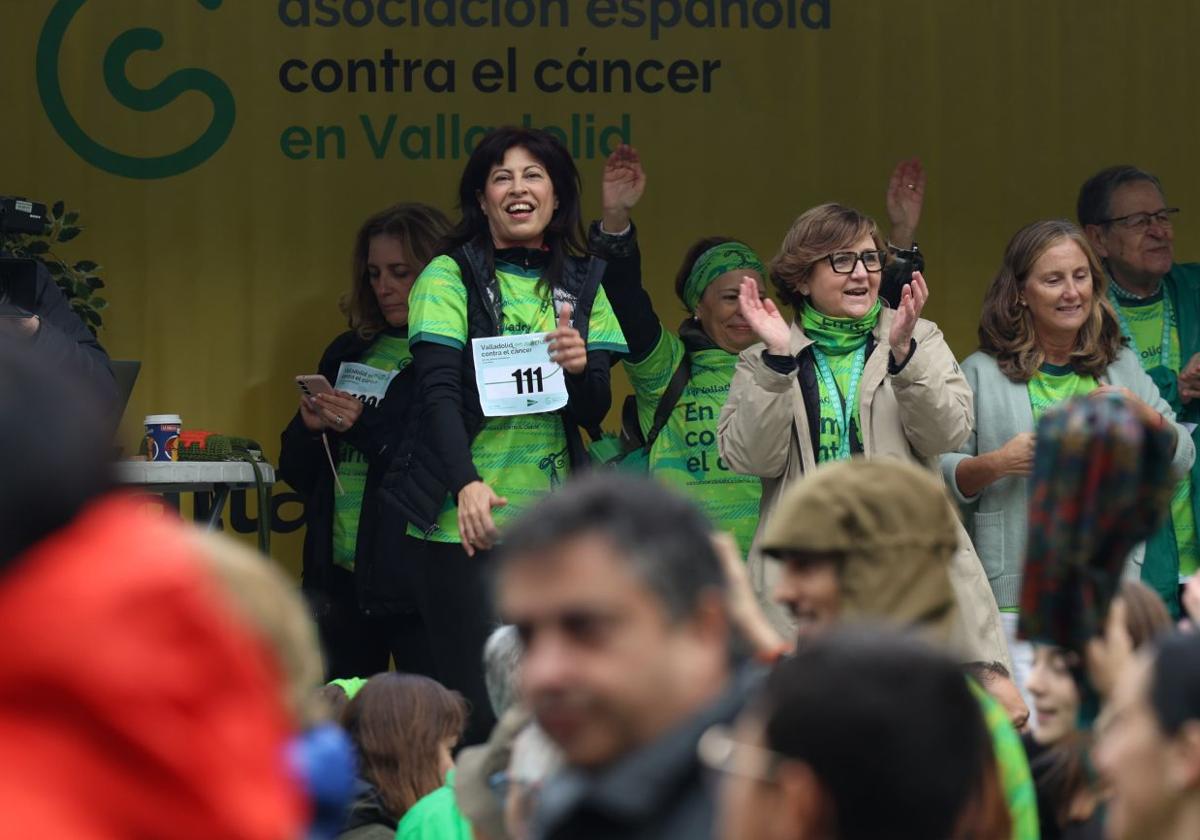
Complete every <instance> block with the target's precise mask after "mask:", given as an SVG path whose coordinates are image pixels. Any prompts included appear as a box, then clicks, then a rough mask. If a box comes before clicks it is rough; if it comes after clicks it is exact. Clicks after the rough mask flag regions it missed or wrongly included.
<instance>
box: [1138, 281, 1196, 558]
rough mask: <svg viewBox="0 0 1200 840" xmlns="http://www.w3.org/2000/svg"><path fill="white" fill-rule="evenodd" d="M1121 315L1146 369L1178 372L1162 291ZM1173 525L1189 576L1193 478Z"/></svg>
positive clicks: (1178, 490)
mask: <svg viewBox="0 0 1200 840" xmlns="http://www.w3.org/2000/svg"><path fill="white" fill-rule="evenodd" d="M1120 308H1121V314H1122V315H1124V316H1125V323H1126V324H1128V325H1129V332H1130V335H1131V337H1132V338H1133V343H1134V344H1135V345H1136V349H1137V353H1138V359H1139V360H1140V361H1141V363H1142V370H1145V371H1151V370H1153V369H1154V368H1156V367H1160V366H1165V367H1166V368H1168V369H1169V370H1171V371H1172V372H1173V373H1174V374H1176V375H1178V373H1179V370H1180V368H1181V367H1182V365H1183V362H1182V354H1181V352H1180V349H1179V328H1178V326H1177V325H1176V324H1174V323H1173V324H1171V342H1170V343H1171V346H1170V349H1169V350H1168V352H1169V354H1170V356H1169V358H1167V359H1165V360H1164V359H1163V358H1162V331H1163V296H1162V293H1161V292H1160V293H1159V294H1157V295H1154V296H1153V297H1150V298H1146V299H1145V300H1136V301H1131V300H1121V301H1120ZM1171 525H1172V528H1173V529H1174V531H1175V545H1176V548H1177V551H1178V553H1179V574H1180V575H1181V576H1183V577H1188V576H1190V575H1192V574H1194V573H1195V571H1196V568H1197V566H1200V548H1198V547H1197V545H1196V516H1195V513H1194V512H1193V511H1192V479H1191V477H1190V476H1187V477H1185V478H1184V479H1183V480H1182V481H1180V482H1179V484H1178V485H1176V487H1175V495H1174V496H1172V497H1171Z"/></svg>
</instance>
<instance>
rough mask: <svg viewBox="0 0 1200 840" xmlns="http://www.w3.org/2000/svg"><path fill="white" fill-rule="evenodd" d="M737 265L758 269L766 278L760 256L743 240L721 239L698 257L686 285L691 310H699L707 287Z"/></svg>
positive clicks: (687, 301) (686, 302)
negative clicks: (725, 240) (697, 308)
mask: <svg viewBox="0 0 1200 840" xmlns="http://www.w3.org/2000/svg"><path fill="white" fill-rule="evenodd" d="M738 269H745V270H746V271H757V272H758V274H759V276H760V277H762V278H763V279H764V280H765V279H766V277H767V269H766V268H765V267H764V266H763V264H762V260H760V259H759V258H758V254H756V253H754V251H752V250H751V249H750V247H749V246H748V245H743V244H742V243H741V242H722V243H721V244H720V245H714V246H713V247H711V248H709V249H708V250H707V251H705V252H704V253H703V254H701V255H700V256H699V257H697V258H696V262H695V264H693V265H692V270H691V272H690V273H689V274H688V279H687V282H686V283H684V285H683V302H684V303H685V304H686V305H687V308H688V311H689V312H695V311H696V306H697V305H698V304H699V303H700V298H701V297H703V296H704V290H705V289H707V288H708V287H709V286H711V285H712V284H713V281H714V280H716V279H717V278H718V277H720V276H721V275H722V274H725V273H727V272H730V271H737V270H738Z"/></svg>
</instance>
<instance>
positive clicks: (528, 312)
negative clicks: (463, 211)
mask: <svg viewBox="0 0 1200 840" xmlns="http://www.w3.org/2000/svg"><path fill="white" fill-rule="evenodd" d="M540 276H541V272H540V271H539V270H537V269H526V268H522V267H520V266H515V265H510V264H508V263H504V262H497V263H496V277H497V279H498V281H499V283H500V297H501V318H502V322H503V323H502V327H501V333H502V334H503V335H524V334H526V333H538V332H550V331H552V330H554V329H555V327H556V324H557V315H556V313H555V309H554V304H553V302H552V301H551V300H550V298H549V297H548V296H546V295H544V294H543V293H542V292H541V291H540V290H539V289H538V288H537V284H538V278H539V277H540ZM408 329H409V336H410V338H409V340H410V341H411V342H412V343H414V344H415V343H416V342H418V341H429V342H433V343H435V344H441V345H444V346H447V347H453V348H455V349H458V350H462V351H463V352H464V353H470V352H471V348H470V347H469V346H468V340H467V335H468V331H467V289H466V287H465V286H464V285H463V281H462V274H461V273H460V272H459V270H458V264H457V263H456V262H455V261H454V259H453V258H452V257H450V256H447V255H442V256H439V257H437V258H435V259H434V260H433V261H432V262H431V263H429V265H428V266H426V267H425V270H424V271H422V272H421V276H420V277H418V278H417V282H416V284H415V285H414V286H413V290H412V293H411V294H410V295H409V321H408ZM587 349H588V350H589V351H593V350H608V351H610V352H613V353H626V352H628V348H627V347H626V345H625V335H624V333H622V332H621V327H620V325H619V324H618V323H617V318H616V315H614V314H613V311H612V305H611V304H609V302H608V296H607V295H605V293H604V289H603V288H601V289H598V290H597V292H596V299H595V302H594V303H593V304H592V315H591V319H590V320H589V322H588V340H587ZM471 460H472V461H474V463H475V469H476V470H477V471H478V472H479V475H480V477H481V478H482V479H483V481H484V482H485V483H486V484H487V485H488V486H489V487H491V488H492V490H493V491H495V493H496V495H498V496H502V497H504V498H506V499H508V504H507V505H506V506H505V507H500V508H495V509H493V510H492V516H493V518H494V520H495V522H496V527H497V528H499V529H500V530H501V531H503V530H504V528H505V527H506V526H507V525H508V524H509V523H511V522H512V521H513V520H514V519H516V518H517V517H518V516H520V514H521V513H523V512H524V511H526V510H528V509H529V507H530V506H532V505H533V504H534V503H535V502H537V500H538V499H540V498H541V497H542V496H544V495H545V494H546V493H549V492H550V491H551V490H553V489H554V488H555V487H557V486H558V485H560V484H561V483H562V482H563V480H564V479H565V478H566V476H567V471H568V469H569V465H568V462H567V436H566V432H565V431H564V430H563V424H562V419H561V418H560V417H559V415H558V414H557V413H555V412H549V413H545V414H525V415H518V416H515V417H485V418H484V419H483V426H482V428H481V429H480V430H479V434H478V435H477V436H476V437H475V440H474V441H473V442H472V443H471ZM408 533H409V534H410V535H412V536H416V537H420V538H422V539H428V540H432V541H433V542H445V543H456V542H459V541H460V537H459V533H458V508H457V501H456V500H455V499H453V498H450V497H449V496H447V498H446V502H445V504H444V506H443V507H442V512H441V514H440V515H439V516H438V521H437V527H436V529H435V530H434V531H433V533H431V534H429V535H428V536H426V535H424V534H422V533H421V532H420V531H418V530H417V529H416V528H415V527H414V526H411V525H410V526H409V528H408Z"/></svg>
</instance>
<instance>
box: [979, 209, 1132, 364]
mask: <svg viewBox="0 0 1200 840" xmlns="http://www.w3.org/2000/svg"><path fill="white" fill-rule="evenodd" d="M1064 239H1066V240H1070V241H1071V242H1074V243H1075V244H1076V245H1078V246H1079V248H1080V249H1081V250H1082V251H1083V253H1084V256H1086V257H1087V261H1088V268H1089V269H1090V271H1091V274H1092V311H1091V313H1090V314H1089V316H1088V319H1087V322H1086V323H1084V325H1083V326H1082V327H1081V328H1080V330H1079V334H1078V336H1077V337H1076V341H1075V347H1074V349H1072V351H1071V368H1072V370H1074V371H1075V372H1076V373H1078V374H1081V375H1084V376H1100V375H1102V374H1103V373H1104V371H1105V370H1106V369H1107V368H1108V366H1109V365H1111V364H1112V363H1113V362H1114V361H1116V358H1117V355H1118V354H1119V353H1120V352H1121V346H1122V341H1123V340H1122V338H1121V327H1120V325H1119V324H1118V323H1117V316H1116V313H1115V312H1114V311H1113V308H1112V305H1111V304H1110V303H1109V302H1108V275H1107V274H1105V272H1104V268H1103V267H1102V266H1101V264H1100V260H1099V259H1097V258H1096V254H1095V252H1094V251H1093V250H1092V247H1091V245H1089V244H1088V241H1087V238H1086V237H1085V236H1084V235H1083V232H1082V231H1080V230H1079V228H1078V227H1076V226H1075V225H1073V224H1072V223H1071V222H1069V221H1067V220H1066V219H1050V220H1047V221H1041V222H1034V223H1033V224H1030V225H1026V226H1025V227H1023V228H1021V229H1020V230H1019V231H1017V232H1016V234H1014V235H1013V238H1012V239H1011V240H1010V241H1009V243H1008V247H1007V248H1005V249H1004V261H1003V262H1002V263H1001V265H1000V271H999V272H998V273H997V274H996V277H995V278H994V279H993V280H992V285H991V286H989V287H988V290H987V294H986V295H985V296H984V298H983V310H982V312H981V313H980V318H979V349H980V350H982V351H983V352H985V353H987V354H988V355H990V356H993V357H995V359H996V363H997V364H998V365H999V367H1000V370H1001V371H1002V372H1003V373H1004V375H1005V376H1007V377H1008V378H1009V380H1010V381H1012V382H1028V381H1029V380H1030V379H1032V378H1033V375H1034V374H1035V373H1037V370H1038V368H1039V367H1041V365H1042V362H1044V361H1045V360H1046V354H1045V353H1044V352H1043V351H1042V349H1041V346H1040V345H1039V344H1038V340H1037V332H1036V330H1035V329H1034V326H1033V316H1032V315H1031V314H1030V312H1029V309H1028V307H1026V306H1023V305H1022V304H1021V292H1022V291H1023V290H1024V288H1025V283H1026V281H1027V280H1028V279H1029V272H1030V271H1032V270H1033V264H1034V263H1036V262H1037V261H1038V259H1039V258H1040V257H1041V256H1042V254H1044V253H1045V252H1046V251H1047V250H1048V249H1049V248H1051V247H1053V246H1054V245H1056V244H1058V243H1059V242H1061V241H1062V240H1064Z"/></svg>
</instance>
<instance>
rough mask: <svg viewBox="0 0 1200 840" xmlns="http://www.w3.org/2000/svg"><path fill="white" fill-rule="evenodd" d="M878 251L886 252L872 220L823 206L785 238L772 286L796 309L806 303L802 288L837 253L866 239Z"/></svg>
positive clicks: (846, 209)
mask: <svg viewBox="0 0 1200 840" xmlns="http://www.w3.org/2000/svg"><path fill="white" fill-rule="evenodd" d="M868 234H869V235H870V237H871V238H872V239H873V240H875V247H876V248H877V249H879V250H880V251H885V252H886V250H887V249H886V248H885V247H884V242H883V240H882V239H881V238H880V236H879V226H878V225H876V224H875V220H874V219H872V218H871V217H870V216H867V215H864V214H862V213H860V212H858V211H857V210H855V209H854V208H852V207H846V206H845V205H842V204H832V203H831V204H819V205H817V206H816V207H813V208H812V209H811V210H805V211H804V212H803V213H802V214H800V216H799V217H798V218H797V219H796V221H794V222H792V226H791V227H790V228H789V229H788V232H787V233H786V234H785V235H784V237H783V244H782V245H780V246H779V253H777V254H776V255H775V256H774V257H773V258H772V260H771V264H770V265H769V266H768V268H769V269H770V271H771V282H772V283H774V284H775V288H776V290H778V292H779V297H780V298H781V299H783V300H785V301H787V302H788V303H790V304H792V306H796V307H798V306H800V304H802V303H804V299H805V298H804V295H802V294H800V292H798V291H797V287H798V285H799V284H800V283H801V282H803V281H804V280H807V279H808V278H809V276H810V275H811V274H812V272H813V267H814V266H816V264H817V263H818V262H820V261H821V260H822V259H824V258H825V257H827V256H829V255H830V254H832V253H833V252H834V251H838V250H841V249H845V248H848V247H850V246H852V245H853V244H854V243H855V242H857V241H858V240H859V239H862V238H863V237H864V236H866V235H868Z"/></svg>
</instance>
